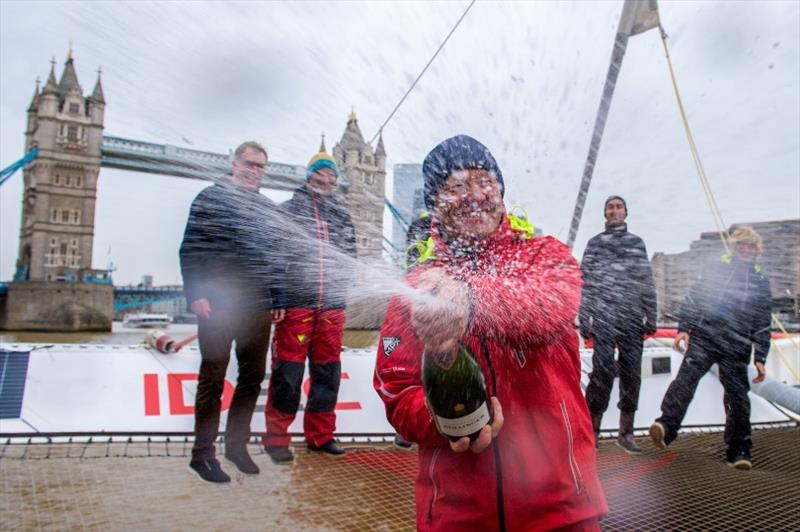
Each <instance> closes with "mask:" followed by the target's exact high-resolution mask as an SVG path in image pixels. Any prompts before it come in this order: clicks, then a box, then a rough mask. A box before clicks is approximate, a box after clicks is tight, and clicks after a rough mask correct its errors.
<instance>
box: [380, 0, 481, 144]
mask: <svg viewBox="0 0 800 532" xmlns="http://www.w3.org/2000/svg"><path fill="white" fill-rule="evenodd" d="M476 1H477V0H472V2H470V3H469V5H468V6H467V8H466V9H465V10H464V12H463V13H462V14H461V17H459V19H458V20H457V21H456V23H455V25H454V26H453V29H451V30H450V33H448V34H447V37H445V38H444V40H443V41H442V44H440V45H439V48H437V49H436V52H434V54H433V57H431V59H430V61H428V64H427V65H425V68H423V69H422V72H420V73H419V75H418V76H417V79H415V80H414V82H413V83H412V84H411V86H410V87H409V88H408V90H407V91H406V93H405V94H404V95H403V97H402V98H400V101H399V102H397V105H395V106H394V109H392V112H391V113H389V116H388V117H387V118H386V120H384V122H383V124H381V127H379V128H378V131H377V133H375V135H374V136H373V137H372V140H370V141H369V143H370V144H372V143H373V142H375V139H376V138H378V135H380V134H381V133H382V132H383V128H384V127H386V124H388V123H389V120H391V119H392V117H393V116H394V114H395V113H396V112H397V110H398V109H400V106H401V105H403V102H404V101H406V98H408V95H409V94H411V91H412V90H414V87H416V86H417V83H418V82H419V80H420V79H421V78H422V76H423V75H425V72H427V71H428V67H430V66H431V64H432V63H433V61H434V60H435V59H436V56H438V55H439V52H441V51H442V49H443V48H444V45H445V44H447V41H449V40H450V37H452V35H453V33H454V32H455V31H456V29H457V28H458V26H459V25H460V24H461V21H462V20H464V17H466V16H467V13H469V10H470V9H472V6H473V5H475V2H476Z"/></svg>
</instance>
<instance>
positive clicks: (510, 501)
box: [374, 217, 607, 531]
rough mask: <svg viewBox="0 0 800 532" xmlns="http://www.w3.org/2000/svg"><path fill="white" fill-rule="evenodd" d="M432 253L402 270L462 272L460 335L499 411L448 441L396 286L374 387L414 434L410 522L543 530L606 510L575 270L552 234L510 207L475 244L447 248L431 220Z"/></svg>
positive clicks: (399, 426)
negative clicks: (522, 223) (489, 437)
mask: <svg viewBox="0 0 800 532" xmlns="http://www.w3.org/2000/svg"><path fill="white" fill-rule="evenodd" d="M431 233H432V238H433V239H434V244H435V256H436V258H435V259H434V260H429V261H426V262H423V263H422V264H420V265H419V266H418V267H416V268H415V269H414V270H412V271H411V272H410V273H409V275H408V276H407V278H406V282H407V283H408V284H409V285H410V286H412V287H413V286H415V285H416V283H417V280H418V278H419V276H420V274H422V273H423V272H425V271H427V270H428V269H430V268H432V267H438V268H443V269H445V271H446V272H447V273H448V274H449V275H451V276H452V277H453V278H456V279H460V280H463V281H465V282H466V283H468V285H469V286H470V289H471V294H472V319H471V324H470V328H469V331H468V333H467V335H466V336H465V337H463V338H462V342H463V343H464V345H466V346H467V348H468V349H469V350H470V351H471V352H472V353H473V355H474V356H475V358H476V361H477V362H478V364H479V365H480V367H481V370H482V371H483V374H484V377H485V379H486V383H487V391H488V393H489V395H490V396H496V397H497V398H498V400H499V401H500V403H501V405H502V408H503V414H504V417H505V423H504V425H503V428H502V430H501V431H500V432H499V434H498V436H497V438H496V439H495V440H494V441H493V442H492V444H491V445H490V446H489V447H488V448H487V449H486V450H484V451H483V452H482V453H479V454H475V453H472V452H469V451H468V452H464V453H454V452H453V451H452V450H451V449H450V447H449V443H448V440H447V439H446V438H445V437H443V436H441V435H440V434H439V433H438V432H437V430H436V427H435V425H434V423H433V421H432V419H431V416H430V414H429V413H428V410H427V409H426V407H425V399H424V392H423V389H422V385H421V374H420V372H421V359H422V352H423V349H424V345H423V343H422V342H421V341H420V340H419V339H418V338H417V337H416V336H415V335H414V333H413V331H412V327H411V316H410V302H409V300H408V299H407V297H405V296H396V297H394V298H393V299H392V300H391V302H390V304H389V308H388V310H387V314H386V317H385V320H384V323H383V327H382V330H381V338H380V342H379V347H378V353H377V360H376V368H375V374H374V387H375V389H376V391H377V392H378V395H379V396H380V397H381V399H382V400H383V401H384V403H385V406H386V414H387V418H388V420H389V422H390V423H391V424H392V425H393V426H394V428H395V429H396V430H397V432H398V433H399V434H400V435H401V436H403V437H404V438H406V439H408V440H410V441H413V442H417V443H418V444H419V470H418V476H417V479H416V508H417V528H418V529H419V530H423V531H426V530H442V531H450V530H476V531H477V530H480V531H486V530H499V529H506V530H515V531H519V530H547V529H552V528H557V527H563V526H566V525H570V524H573V523H578V522H581V521H584V520H587V519H592V518H594V517H595V516H598V515H601V514H603V513H605V512H606V511H607V506H606V502H605V497H604V494H603V491H602V488H601V486H600V483H599V481H598V478H597V474H596V471H595V448H594V440H593V434H592V428H591V422H590V420H589V414H588V411H587V409H586V403H585V401H584V399H583V396H582V394H581V387H580V370H581V365H580V356H579V352H578V338H577V335H576V334H575V331H574V329H573V328H572V320H573V319H574V316H575V313H576V311H577V308H578V301H579V294H580V286H581V279H580V270H579V269H578V267H577V264H576V263H575V260H574V259H573V258H572V256H571V255H570V250H569V248H568V247H567V246H565V245H564V244H562V243H561V242H559V241H557V240H555V239H553V238H551V237H543V238H525V236H523V234H521V233H520V232H518V231H515V230H513V229H512V228H511V226H510V224H509V221H508V218H507V217H504V221H503V223H502V225H501V226H500V227H499V228H498V229H497V230H496V231H495V232H494V233H493V234H492V235H490V236H489V237H487V239H485V240H484V242H483V243H482V245H481V248H480V249H477V250H459V251H454V250H453V249H451V248H450V247H448V246H447V245H446V244H444V243H443V242H442V240H441V238H440V235H439V233H438V230H437V229H436V226H435V222H434V225H433V227H432V231H431Z"/></svg>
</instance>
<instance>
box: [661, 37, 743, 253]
mask: <svg viewBox="0 0 800 532" xmlns="http://www.w3.org/2000/svg"><path fill="white" fill-rule="evenodd" d="M659 31H660V33H661V43H662V44H663V46H664V54H665V56H666V58H667V66H668V67H669V75H670V78H671V79H672V88H673V90H674V91H675V99H676V100H677V103H678V110H679V112H680V115H681V121H682V122H683V129H684V131H685V132H686V137H687V140H688V142H689V150H690V152H691V154H692V160H693V161H694V164H695V168H696V170H697V174H698V177H699V178H700V184H701V185H702V187H703V192H704V193H705V196H706V201H707V202H708V206H709V208H710V210H711V215H712V217H713V218H714V222H715V224H716V225H717V231H718V233H719V236H720V240H721V241H722V245H723V247H724V248H725V251H726V252H728V253H730V248H729V246H728V241H727V239H728V238H730V235H729V234H728V232H727V230H726V229H725V223H724V221H723V219H722V214H721V213H720V211H719V207H718V206H717V202H716V200H715V199H714V194H713V192H712V191H711V186H710V185H709V183H708V179H707V177H706V174H705V169H704V168H703V164H702V162H701V161H700V155H699V153H698V151H697V145H696V144H695V142H694V136H693V135H692V131H691V129H690V128H689V120H688V119H687V118H686V109H685V108H684V106H683V100H682V99H681V95H680V91H679V90H678V81H677V79H676V77H675V71H674V69H673V68H672V59H671V58H670V55H669V49H668V48H667V34H666V32H665V31H664V28H663V26H661V25H659Z"/></svg>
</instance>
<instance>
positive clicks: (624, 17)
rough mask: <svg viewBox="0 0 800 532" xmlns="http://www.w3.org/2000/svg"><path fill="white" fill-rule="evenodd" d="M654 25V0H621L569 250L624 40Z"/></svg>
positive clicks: (613, 86) (592, 166)
mask: <svg viewBox="0 0 800 532" xmlns="http://www.w3.org/2000/svg"><path fill="white" fill-rule="evenodd" d="M658 25H659V19H658V6H657V4H656V0H625V5H624V6H623V7H622V14H621V15H620V17H619V27H618V29H617V35H616V36H615V37H614V49H613V50H612V51H611V63H610V64H609V65H608V74H606V82H605V85H604V86H603V96H602V97H601V98H600V107H599V109H598V110H597V118H595V121H594V132H593V133H592V141H591V143H590V144H589V153H588V154H587V156H586V164H585V165H584V166H583V178H582V179H581V185H580V188H579V189H578V199H576V200H575V210H574V212H573V213H572V222H571V223H570V227H569V237H568V238H567V245H568V246H569V247H572V246H573V244H575V237H576V236H577V235H578V226H579V225H580V224H581V216H583V206H584V204H585V203H586V195H587V194H588V193H589V185H590V184H591V182H592V174H593V173H594V165H595V163H596V162H597V153H598V151H599V150H600V141H601V140H602V139H603V130H605V127H606V118H608V110H609V109H610V108H611V99H612V98H613V97H614V89H615V88H616V86H617V77H619V71H620V68H622V59H623V57H625V50H626V49H627V48H628V38H629V37H631V36H632V35H637V34H639V33H643V32H645V31H647V30H649V29H651V28H655V27H658Z"/></svg>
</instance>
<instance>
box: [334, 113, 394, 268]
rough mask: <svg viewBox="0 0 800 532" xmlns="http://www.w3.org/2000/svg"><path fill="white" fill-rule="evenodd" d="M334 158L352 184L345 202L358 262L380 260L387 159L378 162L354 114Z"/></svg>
mask: <svg viewBox="0 0 800 532" xmlns="http://www.w3.org/2000/svg"><path fill="white" fill-rule="evenodd" d="M381 146H382V144H381ZM333 156H334V158H335V159H336V163H337V164H338V165H339V169H340V171H341V173H342V174H343V175H344V177H345V180H346V181H347V183H348V184H349V186H348V187H347V190H346V202H347V208H348V211H349V212H350V216H351V217H352V218H353V225H355V229H356V247H357V249H358V256H359V259H362V260H369V261H373V260H378V259H380V258H381V255H382V249H383V246H382V244H381V236H382V234H383V196H384V182H385V175H386V172H385V157H384V158H383V159H381V160H376V157H375V153H374V152H373V149H372V146H370V145H369V144H368V143H367V142H366V141H365V140H364V136H363V135H362V134H361V128H360V127H359V126H358V119H357V118H356V113H355V112H354V111H352V112H351V113H350V115H349V116H348V117H347V125H346V126H345V130H344V133H342V138H341V140H340V141H339V142H338V143H337V144H336V146H334V148H333ZM384 156H385V150H384Z"/></svg>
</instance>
